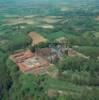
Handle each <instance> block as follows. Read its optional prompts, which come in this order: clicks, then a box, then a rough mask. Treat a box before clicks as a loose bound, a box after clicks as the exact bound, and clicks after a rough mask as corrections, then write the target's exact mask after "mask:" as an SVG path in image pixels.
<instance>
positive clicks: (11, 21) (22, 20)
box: [4, 18, 35, 25]
mask: <svg viewBox="0 0 99 100" xmlns="http://www.w3.org/2000/svg"><path fill="white" fill-rule="evenodd" d="M4 22H5V23H6V25H16V24H22V23H26V24H34V23H35V22H34V21H33V20H32V19H25V18H8V19H6V20H5V21H4Z"/></svg>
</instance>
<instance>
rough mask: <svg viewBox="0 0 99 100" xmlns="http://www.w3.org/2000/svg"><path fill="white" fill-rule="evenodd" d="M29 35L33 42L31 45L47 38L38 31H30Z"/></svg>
mask: <svg viewBox="0 0 99 100" xmlns="http://www.w3.org/2000/svg"><path fill="white" fill-rule="evenodd" d="M29 36H30V37H31V38H32V40H33V42H32V45H33V46H34V45H37V44H39V43H41V42H46V41H47V39H45V38H44V37H43V36H41V35H39V34H38V33H36V32H30V33H29Z"/></svg>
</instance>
